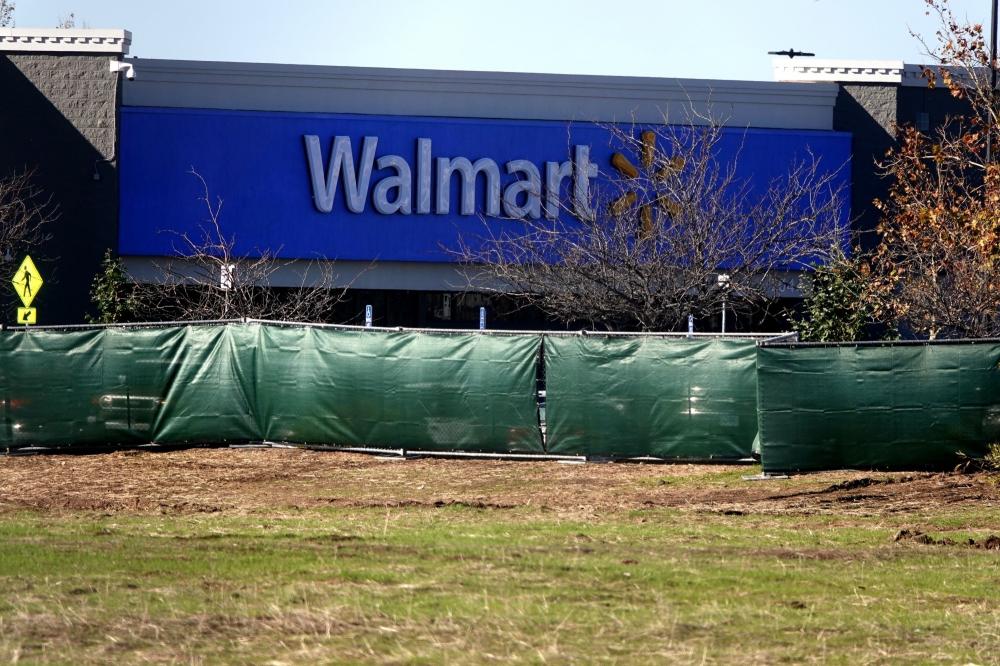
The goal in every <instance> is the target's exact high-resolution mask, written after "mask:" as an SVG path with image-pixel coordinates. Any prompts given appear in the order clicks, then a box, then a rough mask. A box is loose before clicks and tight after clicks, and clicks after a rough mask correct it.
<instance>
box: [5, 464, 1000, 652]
mask: <svg viewBox="0 0 1000 666" xmlns="http://www.w3.org/2000/svg"><path fill="white" fill-rule="evenodd" d="M169 455H175V454H169ZM176 455H179V456H181V457H179V458H176V459H173V460H171V459H170V458H169V457H167V456H168V454H157V455H153V454H143V455H142V456H138V457H129V458H123V457H116V456H107V455H106V456H103V457H91V456H88V457H85V458H84V457H75V456H74V457H67V456H58V457H51V456H50V457H46V458H35V459H25V458H20V459H4V460H0V659H2V660H5V661H22V662H65V663H69V662H72V663H106V662H109V661H116V662H189V663H190V662H193V663H201V662H204V663H247V662H254V663H274V664H278V663H317V662H336V661H344V662H390V663H481V662H508V661H516V662H533V663H568V662H589V661H619V662H627V663H663V662H682V663H691V662H698V663H732V662H741V663H775V662H787V663H800V662H813V661H815V662H830V663H851V664H855V663H888V662H893V663H906V662H912V663H926V662H928V661H944V662H953V663H978V664H986V663H996V662H997V660H998V659H1000V602H998V599H1000V551H998V550H992V549H987V548H982V547H975V546H973V545H968V544H967V543H966V540H967V539H970V538H971V539H973V540H974V541H976V542H977V543H978V544H979V545H980V546H982V545H983V543H984V541H985V539H986V538H987V537H988V536H989V535H991V534H1000V511H998V510H997V509H998V493H997V492H996V483H995V482H994V481H993V480H992V479H990V478H988V477H985V476H984V475H966V476H960V475H917V476H901V475H871V474H868V475H861V474H858V473H842V474H840V475H809V476H803V477H794V478H793V479H790V480H787V481H768V482H747V481H743V480H742V479H741V476H742V474H750V473H753V472H755V471H757V470H756V469H754V468H714V467H691V466H684V467H679V468H678V467H664V466H651V465H643V466H638V465H603V466H595V465H588V466H569V465H557V464H555V463H495V462H488V463H482V462H476V461H431V462H419V461H414V462H412V463H410V462H400V463H385V462H375V461H374V459H370V458H368V459H366V458H363V457H360V456H344V455H342V454H307V453H303V452H259V455H258V453H257V452H255V453H254V454H253V456H256V457H253V456H250V457H247V456H246V455H244V452H238V453H237V452H229V451H227V450H222V451H191V452H182V453H181V454H176ZM227 455H228V456H230V457H229V458H226V456H227ZM302 455H304V456H306V457H305V458H302V459H301V460H300V459H299V458H289V457H288V456H302ZM198 456H206V457H211V456H214V458H211V459H210V460H209V462H210V464H207V463H205V464H203V461H199V459H198ZM240 456H242V457H240ZM282 456H286V458H284V459H283V458H282ZM246 460H250V461H252V463H253V464H252V465H251V464H249V463H247V464H245V465H244V464H243V463H244V461H246ZM190 461H195V463H193V464H197V465H198V466H197V472H196V473H194V474H193V476H194V477H197V479H198V480H197V481H192V480H191V479H190V478H188V477H186V476H184V470H185V469H186V464H187V462H190ZM317 461H321V462H322V466H319V464H318V463H317ZM144 462H145V463H147V464H144ZM283 462H284V463H285V467H286V468H289V469H298V468H297V467H296V466H297V465H298V464H299V463H300V462H302V469H311V470H313V475H312V477H311V478H307V479H300V478H299V477H301V474H298V475H295V474H293V475H291V476H290V477H288V478H284V479H268V478H262V477H261V476H260V475H259V474H254V473H253V472H254V470H258V469H268V468H271V467H273V466H275V465H279V466H280V465H281V464H282V463H283ZM311 462H312V463H316V464H310V463H311ZM154 463H155V464H154ZM226 463H228V464H226ZM103 467H106V468H107V469H109V470H110V469H112V468H115V469H117V470H119V471H120V470H121V469H122V468H125V469H129V468H134V469H135V470H136V472H137V473H138V470H141V469H144V468H151V469H152V471H151V472H150V474H149V478H147V479H146V483H145V484H144V483H143V479H142V478H141V476H140V477H139V478H138V479H135V485H134V486H127V487H126V486H125V485H124V482H121V483H118V493H117V495H115V494H114V493H111V492H110V491H109V490H108V489H107V487H105V486H102V485H101V483H99V482H98V479H97V474H96V472H98V471H99V470H100V469H101V468H103ZM234 467H235V468H236V469H237V470H241V471H242V472H243V474H242V476H241V475H239V474H236V475H235V476H234V473H233V468H234ZM81 469H84V471H85V472H87V473H86V474H84V475H83V476H81ZM171 469H173V470H174V471H173V472H172V475H173V477H174V478H175V481H174V482H173V486H172V485H171V481H170V478H169V477H170V476H171V473H170V472H169V470H171ZM212 469H216V470H218V471H217V475H218V480H217V482H216V483H214V484H213V483H211V471H210V470H212ZM206 470H209V471H206ZM32 472H35V473H37V474H45V475H47V476H48V481H49V487H50V488H51V490H50V493H49V495H48V496H47V497H49V498H52V497H56V498H58V497H71V498H73V499H72V500H66V501H65V502H62V503H61V504H60V503H59V502H55V503H52V502H49V503H46V502H41V501H38V500H36V496H35V494H33V493H35V492H36V490H37V489H35V488H34V487H29V486H28V483H27V481H24V482H22V481H21V479H22V478H23V479H27V478H28V477H29V476H31V475H32ZM91 472H93V473H94V479H93V482H92V483H88V481H87V478H89V477H90V473H91ZM60 474H61V475H62V476H59V475H60ZM107 476H108V475H105V477H107ZM161 477H166V478H161ZM122 478H125V477H124V476H123V477H122ZM128 478H131V477H128ZM470 479H471V482H470ZM476 479H478V480H479V483H476V482H475V481H476ZM567 479H570V480H575V481H579V482H581V483H579V484H578V485H577V486H575V487H576V488H578V490H577V491H576V492H573V493H569V494H566V493H560V492H558V489H554V488H552V487H550V486H552V485H560V486H565V485H566V484H567V483H568V481H567ZM43 481H44V479H38V481H37V482H38V483H39V484H40V485H41V483H42V482H43ZM505 482H506V483H509V485H510V489H509V491H508V492H504V483H505ZM103 483H105V484H108V483H111V484H112V485H114V482H109V481H107V480H106V479H105V481H103ZM74 484H75V485H74ZM264 484H267V487H268V488H277V489H278V491H277V492H276V494H275V495H274V496H273V497H270V499H268V498H267V497H261V496H260V494H259V492H258V491H259V490H260V487H261V486H262V485H264ZM19 485H20V487H22V488H23V489H24V490H23V492H21V493H20V494H19V493H18V487H19ZM144 485H145V487H146V490H145V491H144V490H143V487H144ZM171 487H174V488H175V489H176V493H177V494H178V495H183V497H184V499H183V502H180V503H176V504H170V502H169V501H165V500H167V499H169V498H170V497H171ZM74 488H75V490H73V489H74ZM198 488H201V491H200V492H201V494H200V495H198V493H197V492H196V491H197V489H198ZM533 488H534V489H535V490H537V492H532V489H533ZM595 488H597V489H599V492H597V491H594V489H595ZM425 491H426V492H425ZM37 492H38V493H39V495H38V496H39V497H41V496H42V491H41V490H37ZM133 492H134V493H135V495H136V497H135V500H136V501H135V502H134V503H133V502H132V501H131V499H129V498H130V497H131V495H130V493H133ZM105 495H108V496H113V497H116V498H117V500H116V502H117V503H112V504H108V505H99V504H88V503H87V502H88V501H90V500H95V501H96V499H98V498H99V497H100V496H105ZM195 496H198V497H200V498H201V499H200V501H195V500H196V499H197V497H195ZM931 496H933V497H936V498H937V500H936V501H929V500H927V499H926V498H927V497H931ZM227 497H228V499H229V502H228V503H223V502H221V499H222V498H227ZM281 497H285V499H284V500H282V499H281ZM379 497H381V498H384V501H374V500H373V498H379ZM504 497H508V498H513V499H512V500H511V501H508V502H501V501H499V500H501V499H502V498H504ZM532 497H537V498H538V500H537V501H534V502H533V501H530V499H531V498H532ZM247 498H257V499H259V500H260V501H259V502H258V501H256V499H247ZM310 498H311V499H310ZM523 498H528V500H525V499H523ZM685 498H686V499H685ZM944 498H948V499H944ZM146 501H148V502H149V503H148V505H147V504H145V503H144V502H146ZM269 505H270V506H269ZM184 507H188V508H186V509H185V508H184ZM902 529H908V530H911V531H913V530H919V531H922V532H926V533H927V534H929V535H931V537H933V538H934V539H938V540H940V539H946V538H947V539H950V540H951V543H950V544H947V545H935V544H928V543H921V542H920V540H915V539H902V540H899V541H896V540H894V536H895V535H896V534H897V532H898V531H899V530H902Z"/></svg>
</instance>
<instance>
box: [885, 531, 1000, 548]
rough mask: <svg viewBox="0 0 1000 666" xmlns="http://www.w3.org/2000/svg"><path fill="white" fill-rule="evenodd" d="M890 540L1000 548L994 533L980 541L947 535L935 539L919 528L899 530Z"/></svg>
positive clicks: (926, 544) (998, 539)
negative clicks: (958, 539)
mask: <svg viewBox="0 0 1000 666" xmlns="http://www.w3.org/2000/svg"><path fill="white" fill-rule="evenodd" d="M892 540H893V541H895V542H897V543H899V542H900V541H903V542H907V541H908V542H911V543H919V544H923V545H925V546H967V547H969V548H978V549H980V550H1000V537H998V536H996V535H995V534H991V535H990V536H988V537H986V538H985V539H982V540H980V541H976V540H975V539H966V540H965V541H955V540H954V539H949V538H947V537H945V538H942V539H935V538H934V537H932V536H931V535H930V534H925V533H924V532H921V531H920V530H899V532H897V533H896V536H894V537H893V538H892Z"/></svg>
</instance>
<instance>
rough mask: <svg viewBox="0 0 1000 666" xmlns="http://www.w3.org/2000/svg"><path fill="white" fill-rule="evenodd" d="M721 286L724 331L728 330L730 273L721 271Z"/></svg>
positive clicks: (719, 280)
mask: <svg viewBox="0 0 1000 666" xmlns="http://www.w3.org/2000/svg"><path fill="white" fill-rule="evenodd" d="M718 285H719V288H720V289H722V332H723V333H725V332H726V296H727V295H728V294H729V273H719V278H718Z"/></svg>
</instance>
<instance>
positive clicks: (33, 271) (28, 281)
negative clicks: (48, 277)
mask: <svg viewBox="0 0 1000 666" xmlns="http://www.w3.org/2000/svg"><path fill="white" fill-rule="evenodd" d="M10 281H11V283H12V284H13V285H14V290H15V291H17V295H18V296H20V297H21V302H22V303H24V307H25V308H31V302H32V301H33V300H35V296H37V295H38V292H39V290H40V289H41V288H42V284H43V280H42V276H41V274H39V272H38V269H37V268H35V262H33V261H32V260H31V257H28V256H26V257H25V258H24V261H22V262H21V265H20V266H19V267H18V269H17V271H16V272H15V273H14V277H13V278H11V280H10ZM17 319H18V321H20V320H21V316H20V313H19V314H18V318H17Z"/></svg>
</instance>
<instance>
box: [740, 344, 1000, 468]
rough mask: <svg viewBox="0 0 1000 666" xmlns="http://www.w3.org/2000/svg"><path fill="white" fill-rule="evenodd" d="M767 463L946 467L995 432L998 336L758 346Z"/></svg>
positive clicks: (999, 424)
mask: <svg viewBox="0 0 1000 666" xmlns="http://www.w3.org/2000/svg"><path fill="white" fill-rule="evenodd" d="M757 381H758V399H759V423H760V445H761V458H762V462H763V466H764V471H765V472H788V471H800V470H820V469H842V468H884V469H914V468H923V467H942V466H945V465H948V464H951V463H954V462H957V460H959V455H960V454H964V455H969V456H981V455H983V454H984V453H985V452H986V450H987V447H988V445H989V444H990V443H991V442H998V441H1000V341H993V342H991V341H980V342H976V343H925V344H906V343H899V344H886V345H864V344H862V345H857V344H850V345H835V346H807V345H788V346H784V345H779V346H762V347H761V348H760V349H759V350H758V354H757Z"/></svg>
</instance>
